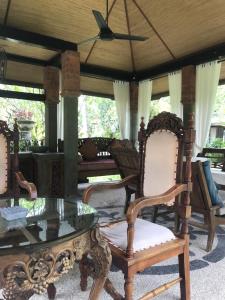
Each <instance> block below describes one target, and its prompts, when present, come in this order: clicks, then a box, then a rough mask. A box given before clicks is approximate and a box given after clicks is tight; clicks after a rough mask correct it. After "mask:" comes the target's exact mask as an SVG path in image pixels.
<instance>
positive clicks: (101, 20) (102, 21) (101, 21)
mask: <svg viewBox="0 0 225 300" xmlns="http://www.w3.org/2000/svg"><path fill="white" fill-rule="evenodd" d="M92 12H93V14H94V16H95V20H96V22H97V24H98V27H99V29H100V31H102V30H103V31H104V30H108V29H109V27H108V25H107V23H106V21H105V19H104V18H103V16H102V14H101V13H100V12H99V11H97V10H92Z"/></svg>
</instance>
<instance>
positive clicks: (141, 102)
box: [137, 80, 152, 131]
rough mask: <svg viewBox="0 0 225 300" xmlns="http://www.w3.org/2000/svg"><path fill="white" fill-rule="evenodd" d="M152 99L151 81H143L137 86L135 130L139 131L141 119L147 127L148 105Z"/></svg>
mask: <svg viewBox="0 0 225 300" xmlns="http://www.w3.org/2000/svg"><path fill="white" fill-rule="evenodd" d="M151 98H152V81H151V80H143V81H140V82H139V86H138V115H137V129H138V131H139V129H140V123H141V118H142V117H143V118H144V123H145V124H146V125H147V124H148V121H149V115H150V105H151V102H150V101H151Z"/></svg>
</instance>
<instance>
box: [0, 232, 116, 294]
mask: <svg viewBox="0 0 225 300" xmlns="http://www.w3.org/2000/svg"><path fill="white" fill-rule="evenodd" d="M87 253H90V255H91V256H92V258H93V261H94V266H95V269H94V274H95V277H94V278H95V279H99V278H100V280H101V282H102V284H100V285H99V284H98V285H96V284H93V288H92V291H91V293H92V294H93V295H98V294H99V293H100V292H101V285H102V287H103V285H104V283H105V279H106V277H107V273H108V271H109V268H110V265H111V253H110V250H109V247H108V245H107V243H106V242H105V241H104V240H103V239H102V237H101V236H100V234H99V231H98V229H93V230H92V231H91V232H86V233H84V234H82V235H81V236H79V237H76V238H73V239H71V240H70V241H66V242H64V243H61V244H60V245H56V246H55V247H52V248H45V249H40V250H39V251H37V252H35V253H33V254H31V255H30V256H29V259H28V260H27V259H26V254H25V253H21V254H15V261H14V262H13V263H12V264H9V265H7V266H6V267H5V268H4V269H3V270H2V271H3V296H4V299H6V300H15V299H19V298H20V297H21V295H25V294H26V295H28V294H29V295H30V296H32V294H33V293H36V294H42V293H44V292H46V290H47V288H48V286H49V285H50V284H52V283H54V282H55V281H57V280H58V279H59V278H60V277H61V276H62V275H63V274H64V273H67V272H68V271H69V270H70V269H71V268H73V265H74V263H75V261H80V260H81V258H82V256H83V255H84V254H87ZM1 258H2V259H3V260H4V259H5V258H4V256H2V257H1ZM26 298H27V299H29V297H28V296H27V297H26ZM90 299H95V298H94V297H93V298H92V297H90Z"/></svg>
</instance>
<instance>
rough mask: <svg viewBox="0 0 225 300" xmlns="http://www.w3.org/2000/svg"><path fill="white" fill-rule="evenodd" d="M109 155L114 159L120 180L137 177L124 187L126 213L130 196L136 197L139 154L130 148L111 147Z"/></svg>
mask: <svg viewBox="0 0 225 300" xmlns="http://www.w3.org/2000/svg"><path fill="white" fill-rule="evenodd" d="M110 152H111V154H112V157H113V158H114V160H115V162H116V165H117V167H118V170H119V172H120V176H121V178H122V179H124V178H126V177H128V176H130V175H137V177H136V178H135V179H134V180H133V182H131V183H130V184H129V185H128V186H125V189H126V203H125V209H124V211H125V212H126V211H127V209H128V206H129V204H130V199H131V195H132V194H136V196H137V195H138V182H139V172H140V159H139V153H138V152H137V150H136V149H135V148H131V147H127V146H124V147H113V148H111V151H110Z"/></svg>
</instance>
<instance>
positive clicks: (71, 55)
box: [62, 51, 80, 198]
mask: <svg viewBox="0 0 225 300" xmlns="http://www.w3.org/2000/svg"><path fill="white" fill-rule="evenodd" d="M79 95H80V56H79V53H78V52H75V51H65V52H64V53H63V54H62V96H63V98H64V196H65V197H66V198H68V197H71V196H75V195H76V193H77V181H78V171H77V169H78V168H77V164H78V160H77V157H78V97H79Z"/></svg>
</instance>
